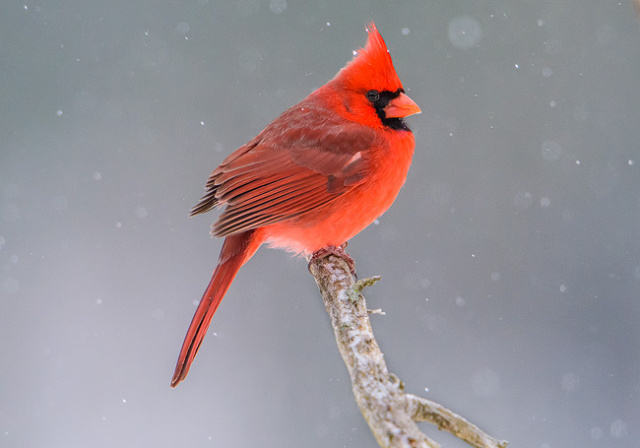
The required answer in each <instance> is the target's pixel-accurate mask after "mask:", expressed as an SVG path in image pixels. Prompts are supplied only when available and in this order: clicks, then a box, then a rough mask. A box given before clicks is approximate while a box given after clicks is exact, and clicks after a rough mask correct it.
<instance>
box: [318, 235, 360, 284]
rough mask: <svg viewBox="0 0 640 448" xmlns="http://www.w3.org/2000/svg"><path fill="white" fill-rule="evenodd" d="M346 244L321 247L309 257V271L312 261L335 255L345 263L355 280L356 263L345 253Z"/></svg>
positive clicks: (356, 276)
mask: <svg viewBox="0 0 640 448" xmlns="http://www.w3.org/2000/svg"><path fill="white" fill-rule="evenodd" d="M347 244H349V243H348V242H345V243H342V244H341V245H340V246H327V247H323V248H322V249H320V250H317V251H315V252H314V253H313V255H311V259H310V260H309V269H311V263H312V262H313V260H319V259H322V258H326V257H328V256H329V255H335V256H336V257H338V258H341V259H342V260H344V261H345V263H347V265H348V266H349V270H350V271H351V275H353V276H354V277H355V278H356V279H357V278H358V274H356V262H355V261H354V260H353V258H351V256H350V255H349V254H348V253H347V252H346V251H345V248H346V247H347Z"/></svg>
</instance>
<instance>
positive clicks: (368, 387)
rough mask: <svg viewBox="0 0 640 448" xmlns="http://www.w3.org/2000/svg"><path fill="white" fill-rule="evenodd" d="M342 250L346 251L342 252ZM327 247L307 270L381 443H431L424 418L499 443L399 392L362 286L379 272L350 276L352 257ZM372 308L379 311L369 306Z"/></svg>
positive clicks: (480, 442) (479, 441)
mask: <svg viewBox="0 0 640 448" xmlns="http://www.w3.org/2000/svg"><path fill="white" fill-rule="evenodd" d="M345 255H346V253H345ZM346 256H347V257H348V258H347V259H346V260H345V259H343V258H342V254H341V253H336V252H335V251H331V252H330V253H328V254H322V256H319V257H316V256H314V257H312V258H311V261H310V262H309V271H310V272H311V274H312V275H313V277H314V279H315V281H316V284H317V285H318V288H320V292H321V293H322V298H323V300H324V305H325V309H326V310H327V313H329V316H330V318H331V325H332V326H333V330H334V334H335V337H336V341H337V343H338V349H339V350H340V354H341V355H342V359H343V360H344V362H345V364H346V366H347V369H348V371H349V376H350V378H351V383H352V389H353V394H354V395H355V398H356V402H357V403H358V406H359V407H360V410H361V412H362V415H363V416H364V418H365V420H366V421H367V423H368V424H369V428H370V429H371V431H372V433H373V435H374V437H375V438H376V440H377V442H378V444H379V445H380V447H382V448H427V447H429V448H435V447H439V446H440V445H439V444H438V443H436V442H435V441H433V440H431V439H430V438H429V437H427V436H426V435H425V434H423V433H422V432H421V431H420V429H419V428H418V426H417V424H416V422H425V421H426V422H430V423H432V424H434V425H436V426H437V427H438V429H441V430H444V431H447V432H449V433H451V434H453V435H454V436H456V437H458V438H460V439H461V440H464V441H465V442H467V443H468V444H469V445H471V446H473V447H476V448H505V447H506V446H507V442H506V441H500V440H497V439H494V438H493V437H491V436H489V435H488V434H486V433H485V432H483V431H482V430H481V429H480V428H478V427H477V426H475V425H473V424H472V423H470V422H468V421H467V420H466V419H464V418H463V417H461V416H459V415H458V414H455V413H454V412H452V411H450V410H449V409H447V408H445V407H444V406H442V405H440V404H438V403H435V402H433V401H430V400H427V399H425V398H422V397H419V396H416V395H413V394H405V393H404V391H403V389H404V385H403V383H402V381H400V379H399V378H398V377H397V376H396V375H394V374H393V373H390V372H389V371H388V369H387V365H386V363H385V361H384V355H383V353H382V352H381V351H380V347H379V346H378V343H377V342H376V339H375V337H374V335H373V330H372V329H371V324H370V322H369V313H370V312H371V311H369V310H367V307H366V303H365V299H364V297H363V296H362V294H361V291H362V289H364V288H366V287H368V286H371V285H373V284H374V283H376V282H377V281H379V280H380V277H372V278H368V279H362V280H359V281H357V282H356V281H355V279H354V276H353V267H354V265H353V260H352V259H351V258H350V257H349V256H348V255H346ZM373 312H380V310H374V311H373Z"/></svg>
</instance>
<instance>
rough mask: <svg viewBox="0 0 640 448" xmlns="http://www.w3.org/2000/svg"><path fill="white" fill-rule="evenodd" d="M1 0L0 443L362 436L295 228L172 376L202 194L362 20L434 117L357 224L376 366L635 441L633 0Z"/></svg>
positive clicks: (320, 75) (470, 398) (529, 418)
mask: <svg viewBox="0 0 640 448" xmlns="http://www.w3.org/2000/svg"><path fill="white" fill-rule="evenodd" d="M223 3H224V4H223ZM2 9H3V11H2V18H1V19H0V95H1V97H0V113H1V120H0V151H1V152H0V201H1V203H0V205H1V207H0V212H1V215H0V219H1V221H0V341H1V343H0V446H2V447H65V448H69V447H88V446H90V447H113V446H119V447H146V446H158V447H165V446H188V447H253V446H261V447H283V446H306V447H362V446H373V445H374V443H375V442H374V441H373V438H372V436H371V435H370V433H369V431H368V429H367V427H366V425H365V422H364V420H363V418H362V416H361V415H360V414H359V411H358V410H357V408H356V405H355V403H354V400H353V397H352V395H351V391H350V384H349V380H348V377H347V375H346V370H345V368H344V366H343V365H342V361H341V359H340V357H339V354H338V351H337V349H336V347H335V342H334V339H333V335H332V332H331V329H330V326H329V323H328V318H327V316H326V314H325V313H324V310H323V307H322V304H321V300H320V298H319V296H318V293H317V290H316V287H315V284H314V282H313V280H312V278H311V277H310V275H309V274H308V273H307V268H306V263H305V262H304V261H303V260H300V259H295V258H291V257H290V256H289V255H287V254H286V253H284V252H280V251H274V250H268V249H263V250H261V251H259V253H258V254H257V255H256V256H255V258H254V259H253V260H252V261H251V262H250V263H249V264H248V265H247V266H245V267H244V268H243V269H242V270H241V272H240V274H239V276H238V278H237V279H236V282H235V283H234V284H233V286H232V287H231V290H230V291H229V293H228V295H227V298H226V299H225V300H224V301H223V303H222V306H221V308H220V309H219V311H218V313H217V314H216V316H215V318H214V321H213V324H212V327H211V329H210V331H209V335H208V337H207V339H206V341H205V343H204V344H203V346H202V349H201V350H200V353H199V356H198V358H197V360H196V362H195V365H194V368H193V369H192V371H191V373H190V375H189V377H188V379H187V381H186V382H185V383H183V384H181V385H180V386H179V387H178V388H177V389H176V390H171V389H170V388H169V380H170V378H171V374H172V372H173V367H174V363H175V359H176V356H177V354H178V350H179V348H180V344H181V343H182V340H183V337H184V333H185V331H186V329H187V326H188V324H189V322H190V320H191V316H192V314H193V311H194V309H195V303H196V302H197V301H198V300H199V299H200V296H201V294H202V292H203V290H204V288H205V286H206V285H207V282H208V281H209V276H210V273H211V270H212V269H213V267H214V263H215V261H216V259H217V256H218V251H219V248H220V245H221V241H218V240H212V239H210V238H209V237H208V231H209V226H210V224H211V222H213V220H214V219H215V214H209V215H206V216H204V217H197V218H194V219H187V212H188V210H189V208H190V207H191V206H192V205H193V204H195V202H196V201H197V200H198V199H199V197H200V195H201V192H202V187H203V186H204V183H205V181H206V178H207V176H208V174H209V173H210V172H211V171H212V170H213V169H214V168H215V167H216V166H217V164H218V163H219V162H220V161H221V160H222V159H223V158H224V157H225V155H226V154H228V153H230V152H231V151H232V150H234V149H235V148H237V147H238V146H240V145H242V144H243V143H245V142H246V141H248V140H249V139H250V138H252V137H253V136H254V135H255V134H257V133H258V132H259V131H260V130H261V129H262V127H264V126H265V125H266V124H267V123H269V122H270V121H271V120H272V119H274V118H275V117H276V116H277V115H278V114H279V113H280V112H281V111H283V110H284V109H286V108H287V107H289V106H290V105H292V104H294V103H295V102H297V101H298V100H300V99H301V98H303V97H304V96H305V95H307V94H308V93H309V92H311V91H312V90H313V89H314V88H316V87H318V86H320V85H321V84H323V83H324V82H326V81H327V80H328V79H330V78H331V77H332V76H333V75H334V74H335V73H336V72H337V71H338V69H339V68H340V67H342V66H343V65H344V64H345V63H346V62H347V61H348V60H349V59H350V58H351V55H352V53H351V52H352V50H355V49H357V48H358V47H360V46H362V45H364V43H365V41H366V32H365V30H364V28H365V25H366V24H367V22H368V21H369V20H371V19H373V20H375V21H376V23H377V25H378V27H379V29H380V31H381V33H382V35H383V36H384V37H385V39H386V41H387V43H388V46H389V48H390V51H391V53H392V55H393V57H394V60H395V65H396V68H397V70H398V72H399V74H400V76H401V78H402V80H403V82H404V85H405V87H406V88H407V89H408V91H409V93H410V95H411V97H412V98H413V99H414V100H415V101H416V102H417V103H418V104H420V106H421V107H422V109H423V111H424V112H423V114H422V115H418V116H414V117H411V118H410V120H409V121H410V123H411V126H412V128H413V130H414V132H415V135H416V141H417V146H416V154H415V158H414V163H413V166H412V169H411V172H410V174H409V178H408V180H407V184H406V186H405V188H404V189H403V190H402V192H401V194H400V196H399V198H398V200H397V201H396V203H395V205H394V206H393V207H392V209H391V210H390V211H389V213H387V214H386V215H385V216H383V217H382V218H381V219H380V221H379V223H378V224H377V225H374V226H371V227H370V228H368V229H367V230H366V231H364V232H362V234H361V235H359V236H358V237H356V238H354V239H353V240H352V242H351V245H350V246H349V249H350V253H351V255H352V256H353V257H354V258H355V259H356V260H357V264H358V271H359V273H360V275H361V276H362V277H364V276H369V275H374V274H380V275H382V276H383V282H381V283H379V284H378V285H376V287H375V288H373V289H371V290H369V291H368V295H367V297H368V301H369V307H370V308H377V307H382V308H383V309H384V310H385V311H386V312H387V315H386V316H384V317H381V316H373V318H372V321H373V326H374V330H375V332H376V335H377V338H378V341H379V343H380V345H381V346H382V349H383V351H384V352H385V353H386V358H387V361H388V363H389V365H390V368H391V370H392V371H393V372H395V373H396V374H398V375H399V376H400V377H401V378H402V379H403V380H404V381H405V383H406V385H407V389H408V390H409V391H410V392H413V393H418V394H422V395H425V396H427V397H429V398H431V399H434V400H436V401H439V402H441V403H443V404H445V405H447V406H449V407H450V408H452V409H453V410H455V411H457V412H459V413H461V414H463V415H465V416H467V417H468V418H470V419H471V420H473V421H474V422H476V423H478V424H480V425H481V426H482V427H483V428H485V429H486V430H487V431H489V432H490V433H491V434H493V435H495V436H497V437H500V438H505V439H509V440H510V441H511V442H512V444H513V445H512V446H523V447H541V448H559V447H578V446H579V447H613V446H615V447H634V446H635V447H637V446H640V444H639V442H638V439H639V437H640V430H639V429H638V428H639V426H640V399H639V394H640V328H639V326H638V320H639V317H640V299H639V293H640V200H639V195H638V190H639V188H640V175H639V172H640V135H639V134H640V132H639V130H638V129H639V124H640V82H639V81H640V78H639V74H640V28H639V26H638V23H637V19H636V17H635V14H634V11H633V7H632V5H631V2H628V1H625V2H622V3H619V2H618V1H615V0H614V1H609V0H598V1H596V0H591V1H582V0H581V1H578V0H560V1H558V0H553V1H552V0H545V1H538V2H529V1H513V2H504V1H481V2H478V1H459V2H419V1H401V2H393V3H392V2H382V1H364V2H357V3H356V2H353V3H350V2H342V1H307V2H297V1H294V0H287V1H285V0H270V1H267V0H240V1H237V2H216V1H209V0H197V1H196V0H193V1H183V2H151V1H126V2H125V1H114V2H80V1H75V2H72V1H68V2H42V3H39V4H38V3H35V4H32V3H28V4H26V5H25V4H23V3H20V2H7V3H6V4H5V5H4V6H3V8H2ZM425 388H427V389H428V391H427V390H425ZM424 429H425V430H426V431H427V432H428V433H429V434H431V435H432V436H434V437H435V438H437V439H438V440H439V441H440V442H442V443H443V444H444V445H445V446H449V447H456V446H464V445H463V444H462V443H461V442H459V441H457V440H456V439H454V438H453V437H451V436H448V435H446V434H443V433H438V432H437V431H435V430H434V429H433V428H432V427H430V426H427V425H425V426H424Z"/></svg>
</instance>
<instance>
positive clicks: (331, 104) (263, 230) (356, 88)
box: [171, 23, 420, 387]
mask: <svg viewBox="0 0 640 448" xmlns="http://www.w3.org/2000/svg"><path fill="white" fill-rule="evenodd" d="M368 31H369V38H368V40H367V44H366V46H365V47H364V49H361V50H360V51H358V52H357V55H356V56H355V57H354V58H353V60H352V61H351V62H349V63H348V64H347V65H346V67H344V68H343V69H342V70H340V71H339V72H338V74H337V75H336V76H335V78H333V79H332V80H331V81H329V82H328V83H327V84H325V85H324V86H322V87H320V88H319V89H318V90H316V91H315V92H313V93H312V94H311V95H309V96H308V97H306V98H305V99H303V100H302V101H301V102H300V103H298V104H296V105H295V106H293V107H292V108H290V109H289V110H287V111H285V112H284V113H282V114H281V115H280V116H279V117H278V118H276V119H275V121H273V122H272V123H271V124H270V125H268V126H267V127H266V128H265V129H264V130H263V131H262V132H261V133H260V134H259V135H258V136H257V137H255V138H254V139H253V140H251V141H250V142H249V143H247V144H246V145H244V146H242V147H241V148H239V149H238V150H236V151H235V152H234V153H233V154H231V155H230V156H229V157H227V158H226V159H225V160H224V161H223V162H222V164H221V165H220V166H219V167H218V168H216V169H215V171H213V173H212V174H211V176H210V177H209V180H208V181H207V184H206V186H205V191H206V193H205V195H204V196H203V197H202V199H201V200H200V202H199V203H198V204H197V205H196V206H195V207H194V208H193V209H192V210H191V213H190V216H193V215H197V214H200V213H204V212H207V211H209V210H211V209H212V208H214V207H218V206H222V205H226V209H225V210H224V212H223V213H222V214H221V215H220V217H219V218H218V220H217V221H216V223H215V224H214V225H213V228H212V231H211V233H212V234H213V235H214V236H218V237H220V236H224V237H225V240H224V243H223V245H222V250H221V252H220V258H219V260H218V266H217V267H216V269H215V271H214V272H213V276H212V278H211V281H210V282H209V286H208V287H207V290H206V291H205V292H204V295H203V297H202V300H201V301H200V305H199V306H198V309H197V310H196V313H195V315H194V316H193V320H192V321H191V325H190V326H189V330H188V331H187V335H186V337H185V340H184V343H183V345H182V350H181V351H180V356H179V358H178V362H177V365H176V370H175V373H174V374H173V379H172V380H171V386H172V387H175V386H177V385H178V383H180V382H181V381H182V380H184V379H185V377H186V376H187V373H188V372H189V367H190V366H191V363H192V362H193V359H194V358H195V356H196V353H197V351H198V348H199V347H200V343H201V342H202V339H203V338H204V335H205V334H206V332H207V328H208V327H209V324H210V323H211V318H212V317H213V314H214V313H215V312H216V309H217V308H218V305H219V304H220V301H221V300H222V298H223V297H224V295H225V293H226V292H227V290H228V289H229V286H230V285H231V282H232V281H233V279H234V278H235V276H236V274H237V273H238V270H239V269H240V267H241V266H242V265H243V264H245V263H246V262H247V261H249V259H250V258H251V257H252V256H253V254H254V253H255V252H256V250H258V248H259V247H260V246H261V245H262V244H263V243H268V244H269V245H270V246H273V247H279V248H284V249H286V250H288V251H290V252H295V253H298V254H304V255H306V256H310V255H312V254H315V253H316V252H318V251H320V250H321V249H323V248H327V247H333V248H337V247H339V246H341V245H343V244H344V243H345V242H346V241H347V240H349V239H350V238H351V237H353V236H355V235H356V234H358V233H359V232H360V231H361V230H363V229H364V228H365V227H367V226H368V225H369V224H371V223H372V222H373V221H374V220H375V219H376V218H377V217H379V216H380V215H382V214H383V213H384V212H385V211H386V210H387V209H388V208H389V207H390V206H391V204H392V203H393V201H394V200H395V198H396V196H397V195H398V192H399V191H400V188H401V187H402V185H403V184H404V181H405V179H406V177H407V171H408V170H409V165H411V157H412V156H413V149H414V146H415V141H414V138H413V134H412V133H411V130H410V129H409V128H408V127H407V125H406V124H405V122H404V121H403V118H404V117H407V116H409V115H412V114H416V113H419V112H420V108H419V107H418V105H417V104H416V103H415V102H413V100H411V98H409V97H408V96H407V95H406V94H405V93H404V89H403V87H402V83H401V82H400V79H399V78H398V75H397V74H396V71H395V69H394V68H393V64H392V62H391V56H390V55H389V52H388V50H387V47H386V45H385V43H384V40H382V36H380V33H379V32H378V30H377V29H376V27H375V25H374V24H373V23H371V24H370V25H369V29H368Z"/></svg>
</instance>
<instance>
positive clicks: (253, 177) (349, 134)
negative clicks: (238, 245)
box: [191, 113, 374, 236]
mask: <svg viewBox="0 0 640 448" xmlns="http://www.w3.org/2000/svg"><path fill="white" fill-rule="evenodd" d="M285 114H286V113H285ZM285 118H286V117H285V116H284V115H283V116H281V117H280V119H278V120H276V121H275V122H274V123H273V124H272V125H270V126H269V127H267V128H266V129H265V130H264V131H263V132H262V133H261V134H260V135H259V136H258V137H256V138H255V139H254V140H252V141H251V142H249V143H248V144H247V145H245V146H243V147H241V148H240V149H238V150H237V151H235V152H234V153H233V154H231V155H230V156H229V157H227V159H225V160H224V162H222V164H221V165H220V166H219V167H218V168H216V170H215V171H214V172H213V173H212V174H211V176H210V177H209V180H208V182H207V185H206V190H207V192H206V194H205V195H204V196H203V198H202V199H201V200H200V202H199V203H198V204H197V205H196V206H195V207H194V208H193V209H192V211H191V215H195V214H198V213H204V212H206V211H208V210H210V209H211V208H213V207H215V206H218V205H223V204H226V205H227V208H226V209H225V211H224V212H223V213H222V215H220V218H219V219H218V221H217V222H216V223H215V224H214V226H213V230H212V233H213V234H214V235H215V236H226V235H231V234H235V233H238V232H243V231H246V230H249V229H255V228H258V227H262V226H265V225H268V224H273V223H276V222H280V221H284V220H287V219H290V218H293V217H295V216H299V215H301V214H304V213H306V212H309V211H311V210H313V209H315V208H317V207H319V206H321V205H323V204H327V203H329V202H331V201H333V200H334V199H336V198H337V197H339V196H340V195H342V194H344V193H345V192H346V191H348V190H350V189H351V188H353V187H354V186H355V185H358V184H359V183H362V182H363V181H364V180H365V177H366V173H367V168H368V165H367V160H368V150H369V149H370V148H371V147H372V145H373V141H374V133H373V130H370V129H369V128H366V127H364V126H361V125H357V124H355V123H353V124H351V123H348V122H347V123H345V122H344V121H342V122H340V123H327V121H326V120H325V121H324V122H323V123H321V124H312V125H310V126H309V125H307V126H295V127H289V128H287V129H285V130H282V129H281V128H282V127H283V125H282V122H283V121H285V120H284V119H285ZM290 121H291V120H288V123H289V124H290ZM336 121H337V120H336ZM294 124H297V123H295V122H294Z"/></svg>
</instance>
